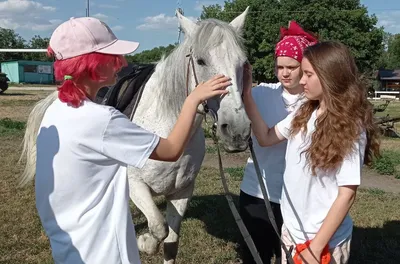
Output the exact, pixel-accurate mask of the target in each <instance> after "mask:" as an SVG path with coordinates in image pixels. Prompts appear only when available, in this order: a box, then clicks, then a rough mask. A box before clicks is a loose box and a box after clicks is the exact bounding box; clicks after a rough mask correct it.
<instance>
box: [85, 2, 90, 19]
mask: <svg viewBox="0 0 400 264" xmlns="http://www.w3.org/2000/svg"><path fill="white" fill-rule="evenodd" d="M89 1H90V0H87V1H86V4H87V7H86V16H87V17H88V16H90V15H89Z"/></svg>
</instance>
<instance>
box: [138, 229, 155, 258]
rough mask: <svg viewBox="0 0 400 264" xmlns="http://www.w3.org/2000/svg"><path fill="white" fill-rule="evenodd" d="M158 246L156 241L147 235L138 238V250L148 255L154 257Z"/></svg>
mask: <svg viewBox="0 0 400 264" xmlns="http://www.w3.org/2000/svg"><path fill="white" fill-rule="evenodd" d="M158 245H159V243H158V241H157V239H156V238H155V237H153V236H152V235H151V234H149V233H146V234H143V235H140V236H139V238H138V248H139V250H140V251H141V252H146V253H147V254H149V255H154V254H155V253H156V252H157V251H158Z"/></svg>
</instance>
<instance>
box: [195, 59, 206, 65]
mask: <svg viewBox="0 0 400 264" xmlns="http://www.w3.org/2000/svg"><path fill="white" fill-rule="evenodd" d="M197 64H199V65H200V66H206V62H205V61H204V60H203V59H198V60H197Z"/></svg>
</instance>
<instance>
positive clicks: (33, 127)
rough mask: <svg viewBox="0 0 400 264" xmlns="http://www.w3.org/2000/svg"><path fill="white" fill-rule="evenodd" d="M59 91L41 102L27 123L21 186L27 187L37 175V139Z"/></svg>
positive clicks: (20, 159)
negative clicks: (47, 112)
mask: <svg viewBox="0 0 400 264" xmlns="http://www.w3.org/2000/svg"><path fill="white" fill-rule="evenodd" d="M57 96H58V91H54V92H53V93H51V94H50V95H48V96H47V97H46V98H44V99H42V100H40V101H39V102H37V103H36V105H35V106H34V107H33V109H32V111H31V112H30V114H29V117H28V121H27V123H26V129H25V135H24V139H23V141H22V146H23V148H22V153H21V156H20V158H19V162H21V161H22V160H25V169H24V172H23V173H22V175H21V176H20V179H19V185H20V186H21V187H22V186H25V185H26V184H28V183H29V182H30V181H31V180H33V178H34V177H35V173H36V137H37V134H38V131H39V127H40V124H41V122H42V119H43V116H44V114H45V112H46V110H47V108H48V107H49V106H50V105H51V104H52V103H53V102H54V101H55V100H56V99H57Z"/></svg>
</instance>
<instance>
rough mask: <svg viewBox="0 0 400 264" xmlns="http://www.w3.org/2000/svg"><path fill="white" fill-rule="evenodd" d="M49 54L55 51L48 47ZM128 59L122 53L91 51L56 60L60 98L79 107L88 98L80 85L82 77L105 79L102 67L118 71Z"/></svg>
mask: <svg viewBox="0 0 400 264" xmlns="http://www.w3.org/2000/svg"><path fill="white" fill-rule="evenodd" d="M47 54H48V55H49V56H54V51H53V50H52V49H51V47H48V49H47ZM126 65H127V62H126V59H125V58H124V57H123V56H121V55H109V54H101V53H96V52H93V53H89V54H84V55H81V56H77V57H74V58H70V59H66V60H57V61H55V62H54V75H55V79H56V81H60V82H61V85H60V86H59V87H58V91H59V92H58V98H60V100H61V101H62V102H64V103H68V104H70V105H72V106H73V107H79V106H80V105H81V103H82V101H83V100H84V99H86V91H85V89H84V87H82V86H80V85H79V82H80V80H82V78H90V79H91V80H92V81H100V80H104V78H105V77H104V76H102V75H101V71H100V70H99V69H100V68H101V67H114V70H115V71H118V70H119V69H121V68H122V67H124V66H126ZM66 75H69V76H72V80H64V76H66Z"/></svg>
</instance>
